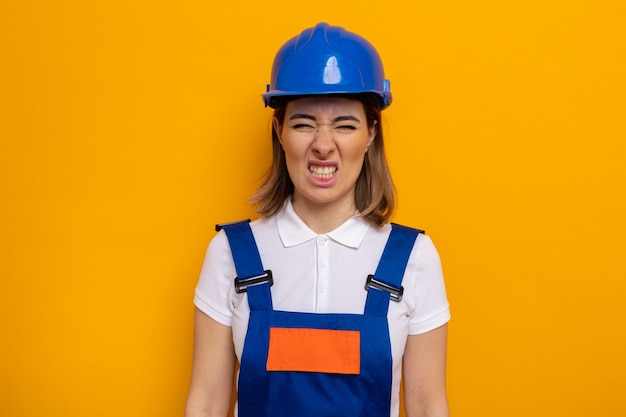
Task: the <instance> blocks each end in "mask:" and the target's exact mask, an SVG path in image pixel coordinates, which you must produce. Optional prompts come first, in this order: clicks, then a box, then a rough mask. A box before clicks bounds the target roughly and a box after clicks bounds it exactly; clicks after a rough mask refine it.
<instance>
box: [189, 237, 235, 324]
mask: <svg viewBox="0 0 626 417" xmlns="http://www.w3.org/2000/svg"><path fill="white" fill-rule="evenodd" d="M232 259H233V258H232V253H231V251H230V245H229V244H228V238H227V237H226V234H225V233H224V231H221V232H219V233H218V234H217V235H216V236H215V237H214V238H213V239H212V240H211V243H210V244H209V247H208V249H207V252H206V255H205V258H204V263H203V265H202V272H201V273H200V278H199V280H198V285H197V286H196V292H195V297H194V304H195V306H196V307H197V308H198V309H200V311H202V312H203V313H205V314H206V315H208V316H209V317H211V318H212V319H214V320H215V321H217V322H218V323H221V324H223V325H225V326H231V325H232V318H233V307H232V302H231V298H232V291H233V279H234V277H235V276H236V272H235V265H234V263H233V260H232Z"/></svg>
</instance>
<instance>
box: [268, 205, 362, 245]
mask: <svg viewBox="0 0 626 417" xmlns="http://www.w3.org/2000/svg"><path fill="white" fill-rule="evenodd" d="M276 226H277V227H278V234H279V235H280V239H281V241H282V242H283V245H285V247H290V246H296V245H299V244H301V243H304V242H307V241H309V240H313V239H315V238H317V237H318V236H319V235H318V234H317V233H315V232H314V231H313V230H311V229H310V228H309V226H307V225H306V223H304V222H303V221H302V219H301V218H300V217H299V216H298V215H297V214H296V212H295V210H294V209H293V204H292V203H291V198H287V201H286V202H285V204H284V205H283V208H282V209H281V210H280V211H279V212H278V214H277V215H276ZM369 228H370V224H369V223H368V222H367V220H365V219H364V218H362V217H360V216H358V215H356V214H355V215H354V216H352V217H350V218H349V219H348V220H346V221H345V222H343V223H342V224H341V225H340V226H339V227H337V228H336V229H335V230H333V231H331V232H328V233H326V236H328V237H329V238H331V239H332V240H334V241H336V242H337V243H339V244H341V245H344V246H347V247H350V248H358V247H359V246H360V245H361V242H363V239H365V235H366V234H367V231H368V230H369Z"/></svg>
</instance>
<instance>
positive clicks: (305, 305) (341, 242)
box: [194, 199, 450, 417]
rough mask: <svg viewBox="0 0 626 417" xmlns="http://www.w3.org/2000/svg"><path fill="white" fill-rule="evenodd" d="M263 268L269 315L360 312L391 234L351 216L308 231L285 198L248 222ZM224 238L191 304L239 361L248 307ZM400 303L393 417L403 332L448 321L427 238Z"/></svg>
mask: <svg viewBox="0 0 626 417" xmlns="http://www.w3.org/2000/svg"><path fill="white" fill-rule="evenodd" d="M251 228H252V233H253V234H254V238H255V240H256V242H257V246H258V248H259V253H260V255H261V260H262V262H263V267H264V269H270V270H271V271H272V274H273V278H274V285H273V286H272V289H271V293H272V302H273V305H274V309H275V310H283V311H295V312H306V313H352V314H362V313H363V309H364V306H365V299H366V296H367V291H366V290H365V288H364V286H365V280H366V278H367V276H368V275H369V274H373V273H374V272H375V271H376V267H377V265H378V261H379V260H380V257H381V255H382V252H383V248H384V247H385V244H386V242H387V238H388V236H389V233H390V231H391V226H390V225H389V224H387V225H385V226H383V227H381V228H377V227H374V226H372V225H370V223H369V222H367V221H366V220H364V219H363V218H361V217H358V216H354V217H352V218H350V219H348V220H347V221H346V222H344V223H343V224H342V225H341V226H339V227H338V228H336V229H335V230H333V231H332V232H329V233H326V234H317V233H315V232H313V231H312V230H311V229H310V228H309V227H308V226H307V225H306V224H305V223H304V222H303V221H302V220H301V219H300V218H299V217H298V215H297V214H296V213H295V211H294V210H293V206H292V204H291V201H290V199H287V202H286V203H285V205H284V206H283V208H282V209H281V210H280V212H279V213H278V214H276V215H275V216H272V217H268V218H263V219H260V220H257V221H254V222H252V223H251ZM236 275H237V274H236V272H235V265H234V262H233V258H232V254H231V251H230V246H229V244H228V239H227V238H226V234H225V233H224V232H223V231H221V232H220V233H218V234H217V235H216V236H215V237H214V238H213V240H212V241H211V243H210V245H209V248H208V250H207V254H206V257H205V260H204V265H203V268H202V272H201V274H200V279H199V282H198V285H197V287H196V294H195V298H194V303H195V305H196V307H198V308H199V309H200V310H201V311H202V312H204V313H205V314H207V315H208V316H209V317H211V318H213V319H214V320H216V321H217V322H219V323H221V324H224V325H226V326H231V327H232V329H233V340H234V345H235V352H236V354H237V357H238V358H239V359H241V353H242V350H243V343H244V339H245V335H246V330H247V327H248V317H249V315H250V309H249V307H248V300H247V296H246V294H245V293H244V294H237V293H236V292H235V288H234V284H233V279H234V277H235V276H236ZM402 286H403V287H404V295H403V297H402V300H401V301H400V302H394V301H390V303H389V313H388V315H387V317H388V321H389V332H390V338H391V350H392V355H393V387H392V404H391V417H397V416H398V413H399V408H398V407H399V392H400V388H399V387H400V378H401V372H402V356H403V352H404V347H405V343H406V338H407V336H408V335H415V334H420V333H425V332H427V331H429V330H433V329H435V328H437V327H439V326H441V325H443V324H445V323H446V322H447V321H448V320H449V319H450V310H449V306H448V301H447V298H446V291H445V286H444V281H443V275H442V271H441V264H440V261H439V255H438V253H437V250H436V249H435V246H434V245H433V243H432V241H431V240H430V238H429V237H428V236H425V235H423V234H420V235H419V237H418V238H417V241H416V242H415V246H414V247H413V251H412V252H411V256H410V257H409V262H408V266H407V268H406V272H405V274H404V278H403V281H402Z"/></svg>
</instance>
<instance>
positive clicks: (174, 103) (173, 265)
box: [0, 0, 626, 417]
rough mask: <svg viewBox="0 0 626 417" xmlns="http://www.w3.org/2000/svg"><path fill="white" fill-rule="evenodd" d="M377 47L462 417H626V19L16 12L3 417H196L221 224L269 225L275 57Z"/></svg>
mask: <svg viewBox="0 0 626 417" xmlns="http://www.w3.org/2000/svg"><path fill="white" fill-rule="evenodd" d="M318 21H328V22H330V23H332V24H336V25H342V26H345V27H347V28H349V29H351V30H353V31H355V32H358V33H361V34H363V35H365V36H366V37H367V38H369V39H370V40H371V41H372V42H373V43H374V44H375V45H376V46H377V48H378V49H379V52H380V53H381V55H382V56H383V59H384V62H385V65H386V71H387V74H388V77H389V78H390V79H391V83H392V90H393V92H394V104H393V105H392V106H391V107H390V108H389V110H386V111H385V113H384V114H385V128H386V129H387V130H386V135H387V143H388V151H389V158H390V161H391V164H392V169H393V174H394V176H395V180H396V185H397V188H398V190H399V195H400V201H399V209H398V212H397V216H396V217H395V220H396V221H398V222H402V223H406V224H410V225H413V226H416V227H420V228H425V229H426V230H427V231H428V233H429V234H430V235H431V236H432V238H433V240H434V241H435V243H436V244H437V246H438V248H439V250H440V253H441V257H442V260H443V264H444V272H445V275H446V282H447V286H448V293H449V298H450V302H451V305H452V314H453V319H452V321H451V327H450V347H449V394H450V404H451V410H452V414H453V415H454V416H456V417H461V416H477V417H478V416H480V417H488V416H494V417H495V416H498V417H500V416H520V417H521V416H524V417H526V416H555V415H563V416H581V417H582V416H593V415H598V416H624V415H626V405H625V403H624V400H623V395H624V389H625V388H626V359H624V357H625V355H624V352H626V332H625V330H624V329H625V328H626V324H625V322H626V309H625V308H624V305H625V304H626V301H625V298H626V279H625V278H626V256H625V253H624V252H625V251H624V246H625V245H624V237H625V236H626V220H625V213H626V204H625V197H624V196H625V195H626V185H625V180H626V168H625V166H626V145H625V143H624V142H625V139H626V122H625V120H626V83H625V74H626V7H625V3H624V2H623V1H621V0H614V1H610V0H587V1H579V0H578V1H577V0H574V1H571V0H570V1H565V0H554V1H538V0H530V1H517V0H515V1H512V2H504V1H495V0H477V1H473V2H468V1H460V0H451V1H437V2H426V1H419V2H410V1H384V2H374V1H363V0H359V1H355V0H346V1H341V2H340V1H334V2H327V3H314V2H308V3H307V2H304V3H302V2H293V1H289V2H288V1H284V0H276V1H273V2H258V1H254V2H253V1H250V2H211V1H192V0H183V1H178V2H165V1H136V0H125V1H120V0H109V1H102V0H92V1H57V2H52V1H47V2H46V1H37V0H20V1H18V0H4V1H3V2H2V4H0V48H1V50H0V139H1V142H0V199H1V205H0V236H1V239H0V250H1V252H0V253H1V256H2V260H1V262H0V278H1V281H0V317H1V319H0V323H1V327H0V330H1V332H0V337H2V343H1V344H0V415H3V416H12V417H18V416H29V417H30V416H44V415H45V416H54V417H56V416H59V417H79V416H80V417H83V416H90V417H97V416H106V417H110V416H146V417H147V416H174V415H182V411H183V406H184V401H185V395H186V391H187V387H188V381H189V376H190V367H191V342H192V314H193V305H192V297H193V290H194V286H195V284H196V280H197V277H198V274H199V271H200V267H201V263H202V258H203V255H204V251H205V248H206V245H207V243H208V241H209V239H210V238H211V237H212V236H213V234H214V232H213V225H214V223H216V222H223V221H229V220H237V219H240V218H245V217H250V216H252V215H253V213H252V211H251V209H250V207H249V206H248V205H247V204H246V198H247V197H248V196H249V194H250V193H251V192H252V190H253V189H254V188H255V187H256V185H257V184H258V179H259V178H260V176H261V174H262V173H263V171H264V169H265V168H266V166H267V164H268V161H269V139H268V135H269V119H270V111H269V110H267V109H264V108H263V105H262V101H261V99H260V97H259V94H260V93H261V92H263V91H264V88H265V84H266V83H267V81H268V78H269V70H270V65H271V61H272V58H273V55H274V53H275V52H276V50H277V49H278V47H279V46H280V45H281V44H282V42H283V41H285V40H286V39H287V38H288V37H290V36H292V35H294V34H296V33H298V32H299V31H300V30H301V29H303V28H305V27H308V26H312V25H313V24H315V23H316V22H318Z"/></svg>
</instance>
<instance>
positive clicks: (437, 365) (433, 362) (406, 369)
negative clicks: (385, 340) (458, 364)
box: [403, 324, 450, 417]
mask: <svg viewBox="0 0 626 417" xmlns="http://www.w3.org/2000/svg"><path fill="white" fill-rule="evenodd" d="M447 339H448V325H447V324H444V325H443V326H441V327H438V328H436V329H434V330H431V331H429V332H426V333H423V334H419V335H413V336H409V338H408V340H407V344H406V348H405V350H404V360H403V381H404V407H405V410H406V415H407V417H448V416H449V415H450V414H449V410H448V398H447V394H446V348H447Z"/></svg>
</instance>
